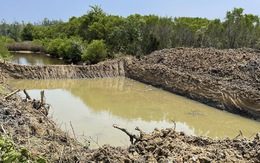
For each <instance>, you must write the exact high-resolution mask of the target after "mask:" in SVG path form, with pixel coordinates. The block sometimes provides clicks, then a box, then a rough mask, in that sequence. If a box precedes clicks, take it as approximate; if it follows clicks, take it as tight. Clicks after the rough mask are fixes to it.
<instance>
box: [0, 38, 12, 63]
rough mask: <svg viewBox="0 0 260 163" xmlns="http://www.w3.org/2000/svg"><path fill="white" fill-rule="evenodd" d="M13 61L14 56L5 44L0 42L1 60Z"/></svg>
mask: <svg viewBox="0 0 260 163" xmlns="http://www.w3.org/2000/svg"><path fill="white" fill-rule="evenodd" d="M10 59H12V55H11V54H10V52H9V51H8V49H7V47H6V45H5V43H4V42H3V41H2V40H0V60H10Z"/></svg>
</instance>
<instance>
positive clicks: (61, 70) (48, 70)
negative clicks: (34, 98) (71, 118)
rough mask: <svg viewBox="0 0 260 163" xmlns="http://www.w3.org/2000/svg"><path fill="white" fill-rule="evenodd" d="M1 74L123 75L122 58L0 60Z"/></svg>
mask: <svg viewBox="0 0 260 163" xmlns="http://www.w3.org/2000/svg"><path fill="white" fill-rule="evenodd" d="M0 67H2V68H3V74H4V75H5V76H6V77H7V78H14V79H64V78H73V79H77V78H100V77H117V76H124V75H125V72H124V62H123V60H111V61H108V62H102V63H99V64H96V65H86V66H79V65H54V66H27V65H19V64H13V63H8V62H6V63H3V62H0Z"/></svg>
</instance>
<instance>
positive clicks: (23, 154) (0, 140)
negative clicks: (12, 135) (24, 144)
mask: <svg viewBox="0 0 260 163" xmlns="http://www.w3.org/2000/svg"><path fill="white" fill-rule="evenodd" d="M0 151H1V152H0V160H1V162H3V163H9V162H29V161H33V162H38V163H45V162H46V160H45V159H44V158H42V157H40V158H32V157H31V156H30V153H29V152H28V150H27V149H26V148H21V149H15V145H14V143H13V142H12V141H11V140H10V139H8V138H6V136H4V135H1V136H0Z"/></svg>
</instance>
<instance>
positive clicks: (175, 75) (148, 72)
mask: <svg viewBox="0 0 260 163" xmlns="http://www.w3.org/2000/svg"><path fill="white" fill-rule="evenodd" d="M126 69H127V71H126V72H127V76H128V77H130V78H134V79H136V80H139V81H142V82H145V83H149V84H151V85H154V86H158V87H162V88H165V89H166V90H169V91H172V92H174V93H177V94H180V95H183V96H186V97H189V98H191V99H194V100H197V101H200V102H203V103H205V104H207V105H211V106H213V107H216V108H219V109H222V110H227V111H230V112H233V113H237V114H241V115H244V116H248V117H250V118H255V119H260V51H258V50H253V49H226V50H217V49H210V48H205V49H195V48H174V49H165V50H160V51H156V52H153V53H152V54H150V55H148V56H144V57H141V58H140V59H132V60H128V64H127V67H126Z"/></svg>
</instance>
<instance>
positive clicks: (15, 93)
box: [4, 89, 20, 100]
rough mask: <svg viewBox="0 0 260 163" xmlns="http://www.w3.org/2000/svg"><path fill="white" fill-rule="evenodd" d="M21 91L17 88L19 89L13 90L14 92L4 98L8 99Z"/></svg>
mask: <svg viewBox="0 0 260 163" xmlns="http://www.w3.org/2000/svg"><path fill="white" fill-rule="evenodd" d="M19 91H20V89H17V90H15V91H13V92H12V93H10V94H8V95H6V96H5V97H4V98H5V99H6V100H7V99H8V98H9V97H11V96H13V95H14V94H16V93H17V92H19Z"/></svg>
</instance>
